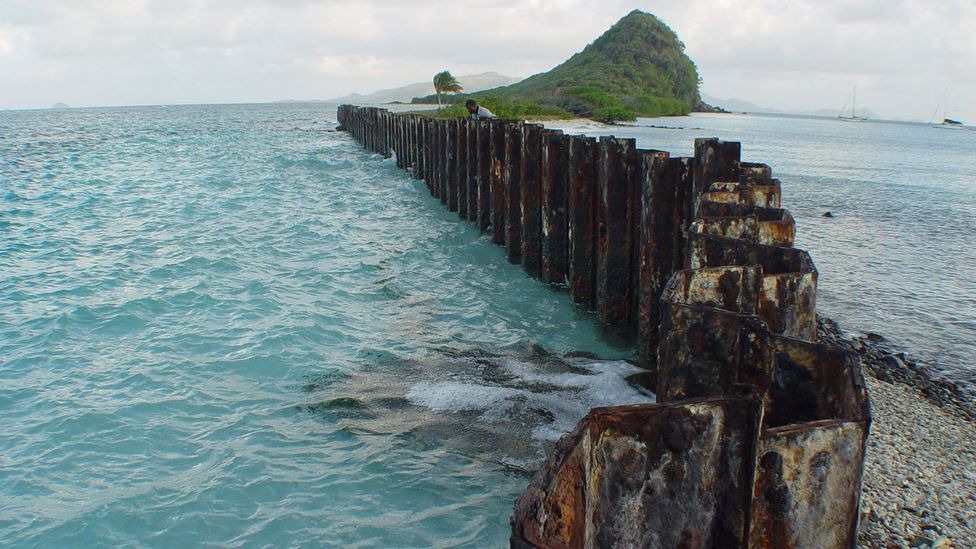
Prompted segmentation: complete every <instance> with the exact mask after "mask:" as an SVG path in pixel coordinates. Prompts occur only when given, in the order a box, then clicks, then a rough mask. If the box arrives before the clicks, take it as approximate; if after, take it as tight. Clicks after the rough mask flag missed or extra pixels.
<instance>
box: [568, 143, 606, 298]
mask: <svg viewBox="0 0 976 549" xmlns="http://www.w3.org/2000/svg"><path fill="white" fill-rule="evenodd" d="M598 153H599V148H598V145H597V142H596V140H594V139H592V138H589V137H582V136H573V137H571V138H570V139H569V295H570V298H571V299H572V300H573V301H574V302H576V303H579V304H580V305H583V306H584V307H593V305H594V304H595V303H596V197H597V193H596V182H597V169H596V166H597V159H598V156H599V155H598Z"/></svg>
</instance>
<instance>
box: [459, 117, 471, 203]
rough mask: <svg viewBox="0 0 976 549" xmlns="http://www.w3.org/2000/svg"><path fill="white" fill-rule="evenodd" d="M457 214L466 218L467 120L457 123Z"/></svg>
mask: <svg viewBox="0 0 976 549" xmlns="http://www.w3.org/2000/svg"><path fill="white" fill-rule="evenodd" d="M457 126H458V127H457V212H458V217H460V218H461V219H467V218H468V120H467V119H466V118H459V119H458V121H457Z"/></svg>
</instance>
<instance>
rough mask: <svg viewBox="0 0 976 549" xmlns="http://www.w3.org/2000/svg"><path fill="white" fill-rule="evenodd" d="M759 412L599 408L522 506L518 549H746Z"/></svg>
mask: <svg viewBox="0 0 976 549" xmlns="http://www.w3.org/2000/svg"><path fill="white" fill-rule="evenodd" d="M757 408H758V406H757V401H756V400H755V399H754V398H752V397H743V396H734V397H732V396H730V397H721V398H714V399H700V400H694V401H689V402H686V403H681V404H651V405H639V406H619V407H614V408H595V409H594V410H592V411H591V412H590V413H589V414H588V415H587V416H586V418H584V419H583V421H582V422H581V423H580V425H579V426H577V428H576V430H575V431H573V433H571V434H569V435H567V436H566V437H564V438H563V439H562V440H561V441H560V442H559V444H558V447H557V449H556V451H555V452H554V453H553V455H552V456H550V458H549V459H548V460H547V461H546V463H545V465H544V466H543V468H542V469H541V470H540V472H539V473H538V474H537V475H536V477H535V478H534V479H533V481H532V483H531V484H530V486H529V489H528V490H527V491H526V492H525V494H523V496H522V497H520V498H519V499H518V501H516V504H515V513H514V514H513V516H512V544H511V545H512V547H648V548H653V547H689V548H713V547H730V548H734V547H745V539H746V536H747V533H748V519H747V514H748V509H749V497H750V494H751V485H752V477H751V475H752V463H753V461H754V459H753V455H754V452H755V449H754V444H755V439H756V426H757V422H758V415H759V414H758V410H757ZM581 496H582V498H581V499H576V498H580V497H581ZM580 503H582V505H580Z"/></svg>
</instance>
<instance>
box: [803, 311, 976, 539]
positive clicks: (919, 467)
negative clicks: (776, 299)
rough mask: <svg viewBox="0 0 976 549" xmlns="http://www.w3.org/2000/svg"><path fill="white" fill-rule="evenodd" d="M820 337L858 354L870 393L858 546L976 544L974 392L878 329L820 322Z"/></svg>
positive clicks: (824, 340) (975, 428) (826, 341)
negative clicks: (889, 342) (860, 331)
mask: <svg viewBox="0 0 976 549" xmlns="http://www.w3.org/2000/svg"><path fill="white" fill-rule="evenodd" d="M820 338H821V341H823V342H825V343H828V344H831V345H838V346H841V347H845V348H847V349H849V350H853V351H855V352H857V353H858V354H859V356H860V358H861V365H862V370H863V372H864V377H865V382H866V383H867V386H868V391H869V395H870V399H871V433H870V435H869V437H868V446H867V456H866V458H865V463H864V478H863V481H862V489H861V518H860V528H859V533H858V544H859V546H860V547H865V548H896V547H898V548H901V547H909V548H932V549H945V548H948V547H954V548H967V549H968V548H973V547H976V448H974V442H976V422H974V419H973V418H974V411H976V410H974V406H973V402H972V400H971V397H968V396H967V395H965V394H962V393H961V392H960V391H959V390H958V389H957V388H956V387H955V386H954V385H952V384H950V383H946V382H942V381H939V380H938V379H936V378H933V377H929V376H926V375H924V374H923V373H922V372H921V371H920V370H919V369H918V368H917V366H916V365H915V364H913V363H912V362H911V361H910V360H907V359H906V358H905V355H904V354H902V353H896V352H894V351H893V350H891V349H888V348H885V347H884V344H883V343H882V342H881V341H880V340H879V337H878V336H877V335H875V334H865V335H861V336H854V337H851V336H849V335H847V334H844V333H843V331H842V330H841V329H840V326H838V325H837V324H836V323H834V322H831V321H829V320H826V321H824V320H822V321H821V326H820Z"/></svg>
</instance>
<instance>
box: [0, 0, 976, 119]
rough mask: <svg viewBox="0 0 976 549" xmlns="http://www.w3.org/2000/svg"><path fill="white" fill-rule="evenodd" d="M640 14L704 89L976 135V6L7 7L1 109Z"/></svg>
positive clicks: (441, 65) (408, 62) (525, 53)
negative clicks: (945, 122)
mask: <svg viewBox="0 0 976 549" xmlns="http://www.w3.org/2000/svg"><path fill="white" fill-rule="evenodd" d="M634 8H638V9H642V10H644V11H648V12H650V13H653V14H655V15H657V16H658V17H660V18H661V19H663V20H664V22H665V23H667V24H668V25H669V26H670V27H671V28H672V29H674V30H675V31H676V32H677V33H678V36H679V37H680V38H681V40H682V41H683V42H684V43H685V44H686V46H687V52H688V54H689V55H690V56H691V58H692V59H693V60H694V61H695V62H696V63H697V64H698V68H699V72H700V74H701V76H702V79H703V91H704V92H705V93H708V94H710V95H713V96H716V97H720V98H738V99H743V100H747V101H750V102H753V103H756V104H759V105H763V106H767V107H772V108H779V109H787V110H807V109H836V110H839V109H840V108H841V107H842V106H843V104H844V102H845V100H846V99H847V98H848V96H849V95H850V92H851V90H852V89H853V87H854V85H857V89H858V104H859V105H863V106H864V107H867V108H869V109H871V110H873V111H875V112H877V113H878V114H880V115H882V116H884V117H888V118H891V117H900V118H915V119H922V120H929V118H931V117H932V116H933V114H935V115H936V116H938V118H939V119H940V120H941V118H942V116H943V113H942V110H943V109H942V108H941V107H939V108H938V109H937V108H936V107H937V105H938V104H939V102H940V98H941V97H942V96H943V93H944V91H945V90H946V89H948V100H947V101H946V103H948V108H947V109H946V110H945V112H946V115H948V116H950V117H954V118H961V119H963V120H964V121H966V122H968V123H973V124H976V0H861V1H853V0H820V1H813V0H684V1H683V2H675V1H673V0H669V1H665V0H661V1H647V2H627V1H617V0H601V1H599V2H594V1H592V0H585V1H584V0H544V1H543V0H527V1H516V0H495V1H488V0H457V1H453V2H449V3H438V2H434V1H430V0H424V1H415V0H400V1H381V0H372V1H368V0H359V1H331V0H322V1H313V0H165V1H164V0H0V108H36V107H48V106H51V105H53V104H54V103H57V102H64V103H67V104H69V105H71V106H96V105H139V104H160V103H165V104H173V103H225V102H251V101H274V100H278V99H325V98H329V97H337V96H341V95H346V94H348V93H351V92H360V93H367V92H372V91H376V90H378V89H382V88H390V87H397V86H400V85H404V84H409V83H413V82H418V81H424V80H427V79H429V78H430V77H431V76H432V75H433V74H434V73H435V72H437V71H439V70H443V69H448V70H450V71H451V72H452V73H454V74H455V75H462V74H474V73H480V72H484V71H498V72H500V73H502V74H505V75H510V76H528V75H530V74H533V73H536V72H541V71H545V70H548V69H550V68H552V67H553V66H555V65H557V64H558V63H560V62H561V61H563V60H564V59H566V58H567V57H569V56H570V55H572V54H573V53H575V52H577V51H579V50H581V49H582V48H583V47H585V46H586V44H587V43H589V42H591V41H593V40H594V39H595V38H596V37H598V36H599V35H600V34H601V33H602V32H603V31H604V30H606V29H607V28H608V27H609V26H610V25H612V24H613V23H614V22H615V21H616V20H617V19H619V18H620V17H623V16H624V15H626V14H627V13H628V12H629V11H630V10H632V9H634Z"/></svg>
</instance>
